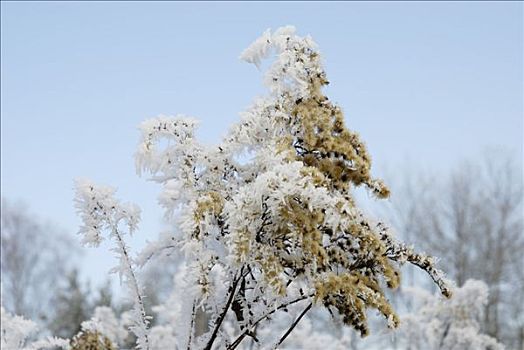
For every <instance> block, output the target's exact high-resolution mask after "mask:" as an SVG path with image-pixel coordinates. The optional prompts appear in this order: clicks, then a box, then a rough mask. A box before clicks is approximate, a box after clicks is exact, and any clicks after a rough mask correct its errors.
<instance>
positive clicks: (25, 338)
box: [0, 306, 69, 350]
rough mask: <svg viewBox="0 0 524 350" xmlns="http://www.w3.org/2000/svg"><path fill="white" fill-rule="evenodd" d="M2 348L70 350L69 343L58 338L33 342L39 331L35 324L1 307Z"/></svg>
mask: <svg viewBox="0 0 524 350" xmlns="http://www.w3.org/2000/svg"><path fill="white" fill-rule="evenodd" d="M0 312H1V319H0V348H1V349H6V350H39V349H56V348H60V349H66V350H67V349H69V341H68V340H65V339H60V338H56V337H47V338H45V339H41V340H36V341H31V336H32V335H33V334H34V333H35V332H36V331H37V329H38V326H37V325H36V323H35V322H33V321H30V320H26V319H24V318H23V317H21V316H17V315H11V314H10V313H9V312H7V311H6V310H4V307H3V306H2V307H0Z"/></svg>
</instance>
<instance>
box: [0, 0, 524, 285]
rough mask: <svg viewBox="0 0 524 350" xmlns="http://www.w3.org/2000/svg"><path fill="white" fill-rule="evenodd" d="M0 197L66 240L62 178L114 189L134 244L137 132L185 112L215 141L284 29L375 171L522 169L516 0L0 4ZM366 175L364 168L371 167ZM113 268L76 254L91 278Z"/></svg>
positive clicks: (152, 215)
mask: <svg viewBox="0 0 524 350" xmlns="http://www.w3.org/2000/svg"><path fill="white" fill-rule="evenodd" d="M1 10H2V14H1V16H2V18H1V19H2V24H1V26H2V27H1V29H2V32H1V39H2V53H1V58H2V63H1V74H2V83H1V84H2V85H1V127H2V128H1V137H2V139H1V146H2V148H1V188H2V196H4V197H6V198H7V199H9V200H14V201H18V200H22V201H24V202H26V203H27V204H28V205H29V207H30V209H31V211H32V212H33V213H35V214H37V215H38V216H39V217H41V218H44V219H48V220H51V221H53V222H55V223H57V224H58V225H59V226H61V227H62V228H63V229H64V230H66V231H67V232H69V233H70V234H71V235H74V234H75V232H76V231H77V227H78V225H79V220H78V218H77V217H76V215H75V211H74V208H73V204H72V197H73V190H72V186H73V179H74V178H76V177H88V178H91V179H93V180H95V181H97V182H101V183H105V184H110V185H114V186H116V187H118V188H119V192H118V194H119V196H120V197H121V198H123V199H124V200H130V201H135V202H137V203H139V204H140V205H141V206H142V208H143V225H142V228H143V229H142V230H141V231H140V232H139V233H137V236H136V237H135V239H134V242H133V247H134V248H136V249H138V248H139V247H140V246H142V244H143V242H144V241H145V240H147V239H149V240H151V239H154V238H155V237H156V234H157V232H158V230H159V228H160V227H161V223H160V222H161V211H160V210H158V208H157V206H156V195H157V193H158V188H157V187H156V186H155V185H154V184H152V183H150V182H147V181H146V179H141V178H138V177H137V176H136V175H135V168H134V161H133V152H134V149H135V146H136V145H137V142H138V131H137V125H138V124H139V123H140V122H141V121H142V120H143V119H145V118H148V117H153V116H156V115H158V114H160V113H164V114H177V113H184V114H188V115H192V116H194V117H196V118H198V119H200V120H201V121H202V123H201V128H200V132H199V135H200V137H201V138H202V139H203V140H205V141H206V142H209V143H211V142H215V141H217V140H218V139H219V138H220V137H221V135H223V134H224V133H225V131H226V130H227V125H228V124H230V123H232V122H234V121H235V120H237V119H238V112H239V111H241V110H243V109H245V108H246V107H247V106H248V105H249V103H250V101H252V99H253V98H254V97H255V96H256V95H260V94H263V93H264V92H265V90H264V87H263V85H262V80H261V73H260V72H259V71H257V69H256V68H255V67H254V66H252V65H249V64H246V63H244V62H240V61H239V60H238V56H239V54H240V52H241V51H242V50H243V49H244V48H245V47H246V46H247V45H249V43H250V42H251V41H253V40H254V39H256V38H257V37H258V36H259V35H260V34H261V33H262V32H263V31H264V30H265V29H267V28H278V27H279V26H282V25H287V24H292V25H295V26H296V27H297V29H298V32H299V33H300V34H304V35H305V34H311V35H312V36H313V38H314V39H315V41H316V42H317V43H318V44H319V46H320V50H321V52H322V54H323V59H324V62H325V66H326V69H327V73H328V77H329V80H330V81H331V84H330V86H329V88H328V89H327V94H328V96H329V97H330V99H331V100H333V101H335V102H337V103H338V104H339V105H340V106H341V107H342V108H343V110H344V111H345V113H346V119H347V125H348V126H349V127H350V128H351V129H353V130H357V131H359V132H360V133H361V135H362V137H363V138H364V140H365V141H366V142H367V144H368V147H369V149H370V152H371V154H372V156H373V159H374V163H375V166H376V168H377V169H378V170H377V172H378V175H380V172H381V169H384V168H386V167H387V168H388V169H397V168H399V167H401V166H402V164H404V160H405V159H406V158H407V157H409V158H410V159H411V162H412V164H415V166H420V167H421V168H422V167H423V168H426V169H431V170H432V171H434V172H444V171H447V170H449V169H451V168H452V167H453V166H456V164H457V163H458V162H459V161H460V160H461V159H463V158H464V157H476V156H478V155H479V154H480V152H481V151H482V150H483V149H484V148H485V147H486V146H503V147H506V148H509V149H511V150H513V151H514V152H517V154H518V156H519V157H520V159H522V138H523V101H522V96H523V57H522V55H523V6H522V3H521V2H507V3H503V2H476V3H473V2H433V3H416V2H403V3H390V2H382V3H379V2H377V3H358V2H337V3H327V2H322V3H320V2H318V3H314V2H289V3H276V2H268V3H238V2H229V3H195V2H187V3H181V2H177V3H174V2H155V3H153V2H147V3H146V2H97V3H93V2H4V1H2V3H1ZM377 172H376V173H377ZM113 263H114V260H113V259H112V257H111V255H110V254H109V253H108V252H107V251H106V250H104V249H102V250H91V251H90V252H89V253H87V254H86V255H85V256H84V259H83V266H84V272H85V275H84V276H86V277H89V278H91V279H93V280H94V281H95V282H99V281H101V280H103V279H104V278H105V274H106V272H107V270H108V269H109V268H110V267H111V266H112V264H113Z"/></svg>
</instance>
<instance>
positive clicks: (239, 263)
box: [77, 26, 451, 350]
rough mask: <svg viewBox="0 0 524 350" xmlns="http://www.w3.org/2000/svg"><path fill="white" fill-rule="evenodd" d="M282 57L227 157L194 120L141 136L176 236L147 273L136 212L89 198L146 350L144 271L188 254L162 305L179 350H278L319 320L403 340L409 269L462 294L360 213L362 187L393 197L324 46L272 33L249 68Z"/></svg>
mask: <svg viewBox="0 0 524 350" xmlns="http://www.w3.org/2000/svg"><path fill="white" fill-rule="evenodd" d="M269 57H271V58H273V63H272V64H271V66H270V67H269V68H268V70H267V72H266V73H265V82H266V84H267V87H268V89H269V95H268V96H267V97H265V98H259V99H257V100H255V101H254V103H253V105H252V106H251V107H250V108H249V109H247V110H246V111H244V112H243V113H241V120H240V122H239V123H237V124H235V125H233V126H232V127H231V128H230V130H229V132H228V134H227V135H226V136H225V138H224V139H223V141H222V142H221V143H220V144H218V145H216V146H213V147H209V146H204V145H203V144H200V143H199V142H197V140H196V139H195V128H196V126H197V122H196V120H195V119H193V118H189V117H185V116H182V115H178V116H175V117H170V116H159V117H156V118H153V119H149V120H147V121H145V122H144V123H143V124H142V125H141V127H140V130H141V133H142V137H141V141H140V144H139V147H138V150H137V152H136V165H137V171H138V173H139V174H143V173H149V174H150V175H151V176H152V179H153V180H155V181H156V182H158V183H159V184H160V186H161V187H162V191H161V193H160V195H159V203H160V205H161V206H162V207H163V209H164V210H165V215H166V218H167V219H168V220H171V222H172V223H173V230H172V232H171V233H170V234H167V235H166V234H164V235H163V236H162V238H160V239H159V240H157V241H155V242H151V243H150V244H149V245H148V246H147V247H146V248H145V250H144V251H143V252H142V253H141V254H140V255H139V257H138V258H137V259H136V260H132V259H131V257H130V256H129V254H128V252H127V250H126V249H125V245H123V243H122V234H121V231H120V229H119V224H127V225H128V226H129V229H130V231H132V229H134V228H135V225H136V223H137V216H136V215H135V213H136V211H135V210H134V209H133V208H126V207H123V206H121V205H120V204H119V203H117V202H116V201H115V200H114V199H112V191H111V190H109V189H106V188H104V187H96V186H94V185H92V184H79V186H78V190H77V203H78V208H79V211H80V213H81V216H82V218H83V221H84V225H83V227H82V230H81V232H82V233H83V236H84V241H85V242H86V243H87V244H92V245H98V243H99V242H100V240H101V239H102V238H103V236H102V232H101V231H102V230H108V231H109V232H110V235H111V236H112V237H113V238H115V239H116V241H117V243H118V244H119V245H118V247H119V248H118V253H119V254H120V255H121V262H123V265H122V266H121V268H120V270H119V271H120V272H121V273H122V274H123V275H124V276H125V278H126V282H127V283H128V284H129V286H130V289H131V290H132V292H133V295H134V297H135V301H136V303H135V304H136V308H135V310H136V313H135V315H134V317H135V324H136V326H135V329H134V331H135V332H136V334H137V336H138V338H139V339H141V340H140V342H139V346H141V347H142V348H146V347H147V333H148V330H147V317H146V316H145V315H144V313H143V305H142V303H141V299H140V295H141V293H140V289H139V288H138V284H137V282H136V278H135V277H134V272H133V271H134V270H133V269H134V266H135V264H134V263H135V262H136V264H138V265H143V264H145V263H147V261H148V260H149V259H152V258H154V257H155V256H157V255H160V254H164V253H167V254H171V253H173V252H174V251H178V252H182V253H183V255H184V262H183V266H182V268H181V271H183V273H179V276H178V277H177V283H176V285H177V288H176V289H175V290H174V292H173V295H172V297H170V298H169V300H168V301H167V302H166V304H165V305H162V306H159V310H164V314H163V315H162V319H163V320H164V322H165V323H164V324H163V326H162V327H165V328H162V329H158V330H157V332H158V333H159V334H162V336H163V337H164V338H166V339H167V338H168V337H174V339H176V341H175V342H176V344H173V347H177V348H185V349H206V350H209V349H219V348H220V349H229V350H231V349H236V348H241V347H243V345H244V344H245V343H246V339H251V341H252V342H254V343H255V345H257V346H259V347H262V348H266V347H267V344H272V346H273V347H274V348H277V347H280V346H281V344H284V341H285V340H286V338H287V337H288V336H289V334H291V333H292V331H293V329H294V328H295V327H296V326H297V325H298V324H299V322H300V321H301V320H302V318H303V317H304V316H305V315H306V314H307V313H308V312H309V311H310V310H312V309H316V308H322V307H323V308H326V309H327V310H328V311H329V312H330V313H331V314H332V317H333V318H334V319H335V321H336V322H342V323H344V324H346V325H347V326H351V327H353V328H354V329H356V330H358V331H360V332H361V334H362V335H364V336H365V335H367V334H368V332H369V329H368V324H367V317H366V313H367V310H368V309H376V310H378V311H379V312H380V313H381V314H382V315H383V316H384V318H385V320H386V323H387V325H388V326H389V327H392V328H394V327H397V326H398V324H399V319H398V316H397V315H396V313H395V311H394V310H393V308H392V306H391V305H390V303H389V302H388V300H387V299H386V297H385V295H384V288H396V287H397V286H398V285H399V280H400V275H399V267H400V265H402V264H404V263H411V264H414V265H416V266H418V267H420V268H421V269H423V270H425V271H426V272H427V273H428V274H429V276H430V277H431V278H432V279H433V280H434V281H435V283H436V284H437V285H438V286H439V288H440V290H441V292H442V294H443V295H445V296H448V297H449V296H450V295H451V291H450V288H449V287H448V284H447V283H446V281H445V279H444V277H443V275H442V273H441V272H440V271H439V270H437V269H436V267H435V264H434V261H433V259H432V258H431V257H428V256H426V255H423V254H419V253H416V252H415V251H414V250H413V249H412V248H411V247H407V246H405V245H404V244H402V243H400V242H398V241H397V240H396V239H395V238H394V237H393V235H392V234H391V233H390V232H389V230H388V228H387V227H386V226H385V225H384V224H382V223H375V222H372V221H371V220H369V219H368V218H366V217H365V216H364V214H363V213H362V212H361V211H360V210H359V208H358V207H357V206H356V205H355V201H354V200H353V197H352V190H353V189H354V188H355V187H358V186H363V187H365V188H367V189H368V190H369V191H370V192H371V193H372V194H374V195H375V196H376V197H377V198H387V197H388V195H389V190H388V188H387V187H386V186H385V185H384V184H383V182H382V181H380V180H378V179H374V178H373V177H372V176H371V173H370V170H371V159H370V156H369V154H368V152H367V150H366V147H365V145H364V143H363V142H362V141H361V140H360V137H359V136H358V134H357V133H355V132H352V131H350V130H348V129H347V128H346V126H345V122H344V116H343V113H342V110H341V109H340V107H338V106H336V105H335V104H333V103H332V102H330V101H329V99H328V98H327V97H326V96H324V94H323V92H322V87H323V86H325V85H327V84H328V80H327V77H326V74H325V72H324V69H323V67H322V64H321V60H320V55H319V52H318V50H317V48H316V45H315V43H314V42H313V40H312V39H311V38H310V37H300V36H298V35H296V34H295V29H294V28H293V27H289V26H288V27H283V28H280V29H278V30H277V31H275V32H273V33H272V32H271V31H269V30H268V31H266V32H265V33H264V34H263V36H262V37H261V38H259V39H258V40H256V41H255V42H254V43H253V44H252V45H251V46H249V47H248V48H247V49H246V50H245V51H244V52H243V53H242V55H241V58H242V59H243V60H245V61H247V62H251V63H254V64H256V65H257V66H258V65H259V64H260V63H261V61H262V60H263V59H266V58H269ZM290 308H298V309H300V311H299V312H298V313H297V314H296V319H294V320H293V321H292V322H290V324H288V325H286V326H285V327H283V328H282V329H280V330H275V331H274V332H273V333H272V335H273V336H274V337H275V338H274V339H273V340H271V341H270V340H267V342H268V343H266V344H261V343H260V341H258V337H257V329H258V328H259V327H264V325H267V323H268V322H269V320H270V319H272V318H273V317H277V314H279V313H286V312H288V310H289V309H290ZM202 320H204V322H202ZM202 323H204V326H202ZM137 331H138V332H137Z"/></svg>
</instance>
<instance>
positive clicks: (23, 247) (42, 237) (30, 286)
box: [1, 199, 75, 323]
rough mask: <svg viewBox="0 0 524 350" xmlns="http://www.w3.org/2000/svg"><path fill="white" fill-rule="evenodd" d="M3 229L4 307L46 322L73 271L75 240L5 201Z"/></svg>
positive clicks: (20, 206)
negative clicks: (72, 257)
mask: <svg viewBox="0 0 524 350" xmlns="http://www.w3.org/2000/svg"><path fill="white" fill-rule="evenodd" d="M1 228H2V238H1V253H2V256H1V272H2V304H3V306H4V307H5V308H6V309H7V310H8V311H10V312H13V313H15V314H18V315H23V316H25V317H27V318H31V319H33V320H37V319H39V320H41V321H43V322H44V323H45V322H46V321H48V320H50V316H51V315H50V314H51V313H52V307H51V303H52V300H53V297H54V295H55V294H56V291H57V288H58V287H59V286H60V285H61V283H62V282H64V281H65V276H66V271H68V270H70V264H69V257H70V255H71V254H73V252H74V251H75V250H74V249H73V248H74V245H73V243H72V240H71V239H69V237H67V236H66V235H64V234H62V233H60V232H59V231H58V230H57V229H54V228H52V227H51V226H50V225H45V224H43V223H41V222H40V221H39V220H38V219H37V218H35V216H33V215H32V214H30V213H29V212H28V210H27V209H26V208H25V207H24V206H22V205H14V204H12V203H10V202H8V201H7V200H5V199H2V211H1Z"/></svg>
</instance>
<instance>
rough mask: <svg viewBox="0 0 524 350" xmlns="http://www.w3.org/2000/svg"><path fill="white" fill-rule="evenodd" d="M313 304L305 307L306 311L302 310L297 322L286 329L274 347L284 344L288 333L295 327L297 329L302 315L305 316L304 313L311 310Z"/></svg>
mask: <svg viewBox="0 0 524 350" xmlns="http://www.w3.org/2000/svg"><path fill="white" fill-rule="evenodd" d="M312 306H313V303H309V305H308V306H307V307H306V308H305V309H304V311H302V313H301V314H300V315H299V316H298V318H297V319H296V320H295V322H293V323H292V324H291V326H290V327H289V328H288V330H287V331H286V333H284V335H283V336H282V337H281V338H280V340H279V341H278V343H277V344H276V345H275V346H274V348H273V349H277V348H278V346H279V345H280V344H282V342H283V341H284V340H286V338H287V337H288V335H289V334H290V333H291V332H292V331H293V329H295V327H296V326H297V324H298V323H299V322H300V320H301V319H302V317H304V315H305V314H306V313H307V312H308V311H309V310H311V307H312Z"/></svg>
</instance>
